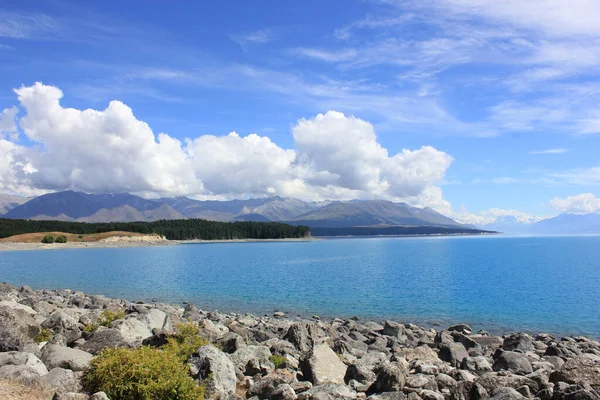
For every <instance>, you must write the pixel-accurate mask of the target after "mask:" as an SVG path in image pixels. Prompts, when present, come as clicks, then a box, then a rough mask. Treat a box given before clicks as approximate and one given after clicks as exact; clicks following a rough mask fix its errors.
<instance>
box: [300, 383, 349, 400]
mask: <svg viewBox="0 0 600 400" xmlns="http://www.w3.org/2000/svg"><path fill="white" fill-rule="evenodd" d="M297 398H298V400H330V399H331V400H333V399H356V393H354V392H352V391H351V390H350V388H348V386H345V385H336V384H334V383H329V384H326V385H321V386H314V387H312V388H311V389H308V390H307V391H305V392H302V393H300V394H298V396H297Z"/></svg>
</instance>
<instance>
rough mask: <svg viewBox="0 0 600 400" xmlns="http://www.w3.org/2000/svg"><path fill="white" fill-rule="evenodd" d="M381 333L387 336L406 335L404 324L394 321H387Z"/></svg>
mask: <svg viewBox="0 0 600 400" xmlns="http://www.w3.org/2000/svg"><path fill="white" fill-rule="evenodd" d="M381 333H382V334H384V335H387V336H394V337H399V336H402V335H404V326H403V325H402V324H399V323H397V322H394V321H385V323H384V324H383V330H382V331H381Z"/></svg>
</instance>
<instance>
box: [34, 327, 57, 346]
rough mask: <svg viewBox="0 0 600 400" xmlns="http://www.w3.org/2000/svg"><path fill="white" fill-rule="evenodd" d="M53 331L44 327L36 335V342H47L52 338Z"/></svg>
mask: <svg viewBox="0 0 600 400" xmlns="http://www.w3.org/2000/svg"><path fill="white" fill-rule="evenodd" d="M52 336H53V335H52V331H51V330H50V329H46V328H42V329H40V333H38V335H37V336H36V337H35V342H36V343H42V342H47V341H49V340H50V339H52Z"/></svg>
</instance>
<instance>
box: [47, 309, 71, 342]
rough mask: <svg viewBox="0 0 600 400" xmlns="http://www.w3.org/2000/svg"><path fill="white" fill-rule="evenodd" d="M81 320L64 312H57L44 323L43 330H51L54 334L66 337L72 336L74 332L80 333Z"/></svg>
mask: <svg viewBox="0 0 600 400" xmlns="http://www.w3.org/2000/svg"><path fill="white" fill-rule="evenodd" d="M78 321H79V319H78V318H77V319H76V318H75V317H74V316H72V315H71V314H69V313H67V312H66V311H64V310H56V311H54V312H53V313H52V314H50V316H49V317H48V318H47V319H46V320H44V322H42V328H45V329H50V330H51V331H52V332H54V333H62V334H65V336H68V335H70V334H71V333H72V332H73V331H79V327H78Z"/></svg>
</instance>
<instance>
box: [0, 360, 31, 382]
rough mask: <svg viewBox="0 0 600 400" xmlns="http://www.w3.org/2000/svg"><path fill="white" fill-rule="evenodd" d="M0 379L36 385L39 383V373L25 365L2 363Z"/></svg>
mask: <svg viewBox="0 0 600 400" xmlns="http://www.w3.org/2000/svg"><path fill="white" fill-rule="evenodd" d="M0 380H8V381H13V382H18V383H21V384H23V385H25V386H30V387H36V386H39V384H40V375H39V374H38V372H37V371H36V370H35V369H33V368H31V367H29V366H27V365H4V366H2V367H0Z"/></svg>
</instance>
